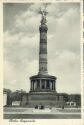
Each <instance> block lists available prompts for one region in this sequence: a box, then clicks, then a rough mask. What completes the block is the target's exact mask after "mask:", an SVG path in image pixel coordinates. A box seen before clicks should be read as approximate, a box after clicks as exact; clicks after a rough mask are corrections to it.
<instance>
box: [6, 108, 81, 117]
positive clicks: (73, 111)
mask: <svg viewBox="0 0 84 125" xmlns="http://www.w3.org/2000/svg"><path fill="white" fill-rule="evenodd" d="M4 118H5V119H13V118H15V119H20V118H24V119H25V118H26V119H80V118H81V110H80V109H79V108H65V109H61V108H52V109H49V108H45V109H34V108H21V107H5V108H4Z"/></svg>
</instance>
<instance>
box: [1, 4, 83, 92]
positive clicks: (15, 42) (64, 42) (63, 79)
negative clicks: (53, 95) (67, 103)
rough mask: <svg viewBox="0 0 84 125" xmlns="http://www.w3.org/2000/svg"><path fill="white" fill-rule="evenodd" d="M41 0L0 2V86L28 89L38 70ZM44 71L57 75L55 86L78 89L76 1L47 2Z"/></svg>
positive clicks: (77, 7) (77, 12) (78, 38)
mask: <svg viewBox="0 0 84 125" xmlns="http://www.w3.org/2000/svg"><path fill="white" fill-rule="evenodd" d="M44 6H45V4H42V3H41V4H40V3H39V4H38V3H37V4H34V3H30V4H27V3H26V4H24V3H17V4H16V3H4V6H3V28H4V29H3V31H4V88H7V89H11V90H12V91H15V90H20V89H23V90H25V91H27V92H28V91H29V90H30V79H29V77H30V76H32V75H36V74H38V64H39V62H38V60H39V26H40V21H41V15H40V14H39V13H38V12H39V10H40V8H44ZM46 10H47V11H48V14H47V26H48V33H47V43H48V45H47V48H48V73H49V75H54V76H56V77H57V81H56V90H57V92H61V93H64V92H65V93H80V90H81V82H80V4H79V3H56V4H55V3H54V4H51V3H48V4H47V5H46Z"/></svg>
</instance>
